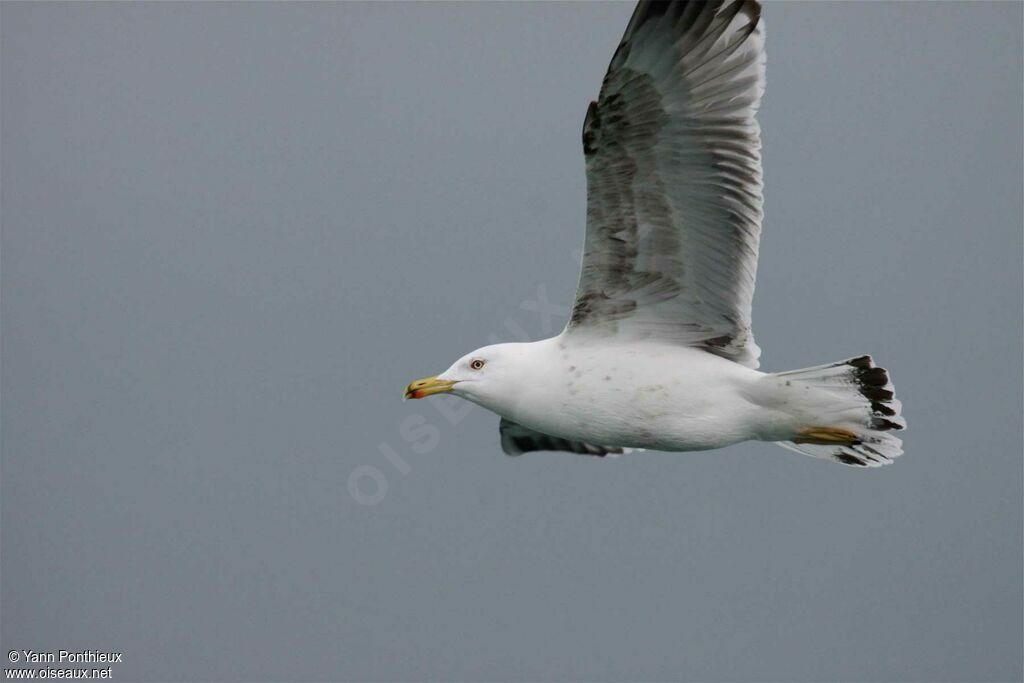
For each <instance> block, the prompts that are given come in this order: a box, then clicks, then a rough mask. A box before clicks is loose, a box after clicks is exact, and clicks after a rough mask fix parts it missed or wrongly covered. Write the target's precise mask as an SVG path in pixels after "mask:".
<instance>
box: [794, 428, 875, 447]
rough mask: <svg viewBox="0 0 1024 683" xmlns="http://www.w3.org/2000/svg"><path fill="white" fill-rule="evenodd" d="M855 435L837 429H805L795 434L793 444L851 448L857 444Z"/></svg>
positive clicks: (857, 439)
mask: <svg viewBox="0 0 1024 683" xmlns="http://www.w3.org/2000/svg"><path fill="white" fill-rule="evenodd" d="M859 442H860V439H859V438H858V437H857V435H856V434H854V433H853V432H851V431H849V430H847V429H840V428H839V427H807V428H805V429H801V430H800V431H799V432H797V435H796V438H794V439H793V443H810V444H816V445H819V446H852V445H854V444H856V443H859Z"/></svg>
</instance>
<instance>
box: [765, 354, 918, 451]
mask: <svg viewBox="0 0 1024 683" xmlns="http://www.w3.org/2000/svg"><path fill="white" fill-rule="evenodd" d="M775 377H777V378H779V379H782V380H784V381H785V382H787V384H796V385H799V386H807V387H811V388H813V389H816V390H817V391H815V392H814V394H815V398H816V401H815V409H814V420H815V421H816V422H818V423H819V424H808V425H806V426H805V428H804V429H802V430H800V431H799V432H798V433H797V434H796V435H794V438H793V440H792V441H780V442H778V443H779V445H780V446H782V447H783V448H787V449H789V450H792V451H796V452H798V453H803V454H804V455H809V456H811V457H813V458H820V459H823V460H832V461H835V462H839V463H842V464H844V465H849V466H851V467H880V466H882V465H888V464H890V463H892V461H893V459H894V458H897V457H899V456H900V455H902V454H903V441H902V440H901V439H900V438H899V437H897V436H896V435H895V434H893V432H896V431H899V430H902V429H904V428H906V426H907V422H906V420H904V419H903V416H902V415H901V412H902V409H903V406H902V404H901V403H900V402H899V400H897V399H896V395H895V390H894V388H893V385H892V381H891V380H890V379H889V373H888V372H887V371H886V370H885V369H884V368H880V367H877V366H876V365H875V363H874V361H873V360H872V359H871V356H858V357H856V358H850V359H848V360H844V361H840V362H838V363H831V364H828V365H818V366H816V367H813V368H804V369H802V370H791V371H789V372H780V373H777V374H775Z"/></svg>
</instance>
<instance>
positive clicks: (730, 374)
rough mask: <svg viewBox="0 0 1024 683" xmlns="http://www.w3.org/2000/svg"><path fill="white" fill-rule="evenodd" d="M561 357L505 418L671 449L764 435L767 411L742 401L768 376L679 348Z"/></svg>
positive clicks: (613, 442)
mask: <svg viewBox="0 0 1024 683" xmlns="http://www.w3.org/2000/svg"><path fill="white" fill-rule="evenodd" d="M552 341H554V340H552ZM555 353H557V354H558V356H557V358H552V362H550V363H548V364H546V365H547V367H546V368H545V371H544V375H543V377H537V378H534V379H535V380H536V381H533V382H527V383H525V388H524V390H523V392H522V396H521V397H520V400H517V401H515V402H514V404H512V405H511V406H509V407H508V409H507V412H508V413H509V414H507V415H506V417H508V418H509V419H512V420H515V421H516V422H519V423H520V424H522V425H524V426H527V427H530V428H531V429H536V430H538V431H541V432H545V433H547V434H552V435H554V436H560V437H562V438H566V439H573V440H578V441H586V442H588V443H593V444H600V445H605V446H625V447H634V448H650V449H657V450H667V451H688V450H705V449H710V448H720V447H722V446H727V445H729V444H733V443H737V442H739V441H745V440H747V439H752V438H758V437H759V429H760V422H761V421H762V419H761V418H762V416H763V412H764V411H763V409H762V408H760V407H758V406H756V405H754V404H752V403H751V402H750V401H748V400H747V399H746V398H744V395H745V393H746V392H745V390H746V389H747V388H748V387H749V386H751V384H752V383H754V382H756V381H758V380H759V379H760V378H761V377H763V376H764V375H763V373H760V372H757V371H756V370H751V369H749V368H746V367H743V366H741V365H738V364H736V363H733V362H731V361H728V360H725V359H723V358H719V357H717V356H714V355H712V354H709V353H707V352H705V351H701V350H697V349H691V348H687V347H680V346H662V345H654V344H650V345H614V346H598V345H593V346H586V347H571V348H568V349H567V348H564V347H562V346H559V347H557V351H555ZM531 387H533V388H531ZM503 412H505V411H503Z"/></svg>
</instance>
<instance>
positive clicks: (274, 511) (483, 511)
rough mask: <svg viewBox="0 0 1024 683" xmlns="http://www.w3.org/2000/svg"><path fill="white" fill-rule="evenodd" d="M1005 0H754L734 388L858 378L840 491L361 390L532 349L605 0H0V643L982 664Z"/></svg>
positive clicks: (1004, 574)
mask: <svg viewBox="0 0 1024 683" xmlns="http://www.w3.org/2000/svg"><path fill="white" fill-rule="evenodd" d="M1022 8H1024V6H1022V4H1021V3H1019V2H1005V3H998V4H996V3H981V2H979V3H970V4H961V3H942V4H939V3H921V2H915V3H910V2H907V3H899V4H896V3H847V4H832V3H819V4H812V3H771V4H769V6H768V7H767V9H766V11H765V17H766V21H767V29H768V92H767V96H766V98H765V101H764V106H763V108H762V112H761V116H760V121H761V124H762V126H763V129H764V159H765V173H766V176H765V178H766V198H767V203H766V214H767V218H766V220H765V225H764V233H763V240H762V252H761V261H760V272H759V277H758V286H757V294H756V296H755V302H754V304H755V306H754V323H755V331H756V334H757V340H758V342H759V344H760V345H761V347H762V348H763V349H764V354H763V356H762V362H763V366H762V368H763V369H766V370H769V371H775V370H787V369H792V368H797V367H803V366H808V365H813V364H818V363H823V362H827V361H832V360H838V359H842V358H846V357H849V356H853V355H858V354H861V353H871V354H874V356H875V357H876V359H877V360H878V361H879V362H880V363H881V364H883V365H884V366H885V367H888V368H889V369H890V370H891V371H892V376H893V378H894V381H895V383H896V387H897V392H898V396H899V397H900V398H901V399H902V400H903V402H904V404H905V415H906V417H907V418H908V421H909V423H910V428H909V430H908V431H907V432H906V455H905V456H904V457H903V458H902V459H901V460H899V461H898V462H897V463H896V464H895V465H894V466H892V467H889V468H885V469H882V470H874V471H868V472H863V471H856V470H853V469H849V468H845V467H840V466H836V465H832V464H829V463H822V462H816V461H814V460H811V459H809V458H806V457H802V456H800V455H797V454H795V453H790V452H787V451H784V450H782V449H780V448H777V447H775V446H772V445H769V444H761V443H752V444H744V445H740V446H736V447H732V448H729V449H726V450H723V451H717V452H710V453H696V454H686V455H681V454H680V455H663V454H645V455H639V456H635V457H628V458H621V459H619V460H615V461H602V460H600V459H596V458H582V457H573V456H570V455H539V456H531V457H522V458H518V459H513V458H507V457H505V456H504V455H502V453H501V451H500V449H499V445H498V434H497V423H498V418H497V417H495V416H494V415H491V414H489V413H486V412H485V411H483V410H481V409H479V408H474V409H472V410H470V411H469V412H468V413H465V412H459V409H460V404H458V403H451V402H449V403H442V402H430V401H421V402H406V403H402V402H401V400H400V396H401V390H402V387H403V386H404V385H405V384H406V383H407V382H408V381H409V380H411V379H414V378H417V377H421V376H423V375H427V374H432V373H434V372H437V371H440V370H442V369H444V368H445V367H447V366H448V364H449V363H450V362H451V361H453V360H454V359H455V358H457V357H459V356H460V355H462V354H463V353H465V352H467V351H469V350H471V349H473V348H475V347H477V346H481V345H483V344H486V343H488V341H489V340H490V338H491V337H492V336H494V335H496V336H497V337H500V338H502V339H506V340H512V339H515V338H516V336H517V335H519V334H521V333H525V334H528V335H529V336H530V337H532V338H540V337H543V336H547V335H548V334H550V333H553V332H556V331H557V330H558V329H560V328H561V325H562V322H563V319H562V318H557V319H555V320H551V319H550V318H545V317H544V316H541V315H539V314H538V313H537V312H536V310H535V309H537V308H538V307H539V303H538V302H540V301H541V300H542V299H543V297H545V296H546V297H547V298H549V299H550V301H551V302H553V303H554V304H558V305H562V306H564V305H566V304H567V303H568V301H569V300H570V297H571V295H572V292H573V291H574V288H575V282H576V277H577V272H576V267H577V263H576V259H577V257H576V256H575V255H574V252H576V251H577V250H578V249H579V248H580V245H581V241H582V237H583V219H584V178H583V158H582V153H581V149H580V129H581V126H582V122H583V115H584V112H585V109H586V106H587V103H588V101H589V100H590V99H592V98H593V97H594V96H595V95H596V93H597V90H598V87H599V84H600V81H601V77H602V76H603V73H604V69H605V66H606V65H607V62H608V60H609V58H610V57H611V54H612V52H613V50H614V48H615V45H616V43H617V41H618V39H619V37H620V35H621V32H622V30H623V28H624V27H625V24H626V21H627V19H628V17H629V14H630V12H631V5H630V4H601V5H597V4H582V3H581V4H545V5H541V4H515V5H513V4H487V5H484V4H428V3H422V4H415V5H413V4H378V5H365V4H323V3H321V4H267V3H260V4H243V3H222V4H207V3H191V4H186V3H145V4H142V3H139V4H128V3H103V4H100V3H77V4H63V3H32V4H28V3H24V4H22V3H14V2H5V3H3V4H2V6H0V22H2V29H0V43H2V54H0V56H2V66H0V69H2V71H0V77H2V81H0V82H2V89H0V96H2V97H0V102H2V104H0V107H2V111H0V113H2V139H0V142H2V168H0V171H2V197H0V198H2V229H3V232H2V263H0V273H2V287H3V296H2V335H3V336H2V396H0V399H2V404H0V410H2V437H0V438H2V444H0V445H2V469H0V483H2V501H0V512H2V537H0V543H2V559H0V571H2V595H0V598H2V603H0V608H2V622H0V627H2V632H0V641H2V642H0V645H2V650H3V652H4V653H6V652H7V651H8V650H10V649H19V650H20V649H33V650H37V651H56V650H58V649H66V650H75V649H86V648H91V649H98V650H113V651H119V652H123V653H124V663H123V664H120V665H114V671H113V674H114V678H115V680H123V681H126V680H133V681H176V680H189V681H199V680H237V681H281V680H292V679H294V680H320V681H324V680H351V681H355V680H367V681H395V680H460V681H480V680H512V679H532V680H538V681H545V680H567V679H575V680H609V681H612V680H627V679H628V680H636V679H643V680H688V681H698V680H700V681H768V680H787V681H820V680H857V681H897V680H899V681H939V680H950V681H953V680H955V681H982V680H985V681H995V680H999V681H1009V680H1020V679H1021V676H1022V671H1021V657H1022V645H1021V643H1022V639H1024V638H1022V625H1021V603H1022V587H1021V582H1022V578H1021V577H1022V540H1021V499H1022V443H1021V427H1022V425H1021V415H1022V403H1021V376H1022V367H1021V329H1022V318H1021V316H1022V313H1021V311H1022V301H1021V291H1022V280H1021V253H1022V225H1021V220H1022V199H1021V184H1022V179H1024V177H1022V176H1024V174H1022V164H1021V150H1022V136H1021V129H1022V111H1021V106H1022V104H1021V103H1022V89H1021V83H1022V67H1021V54H1022V38H1021V24H1022V18H1024V17H1022V13H1024V10H1022ZM352 490H354V491H355V494H356V495H353V493H352Z"/></svg>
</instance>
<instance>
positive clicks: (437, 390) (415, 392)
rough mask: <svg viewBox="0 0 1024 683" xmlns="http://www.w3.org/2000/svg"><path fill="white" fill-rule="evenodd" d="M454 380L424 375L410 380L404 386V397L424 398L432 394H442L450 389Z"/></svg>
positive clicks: (453, 384)
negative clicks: (421, 377)
mask: <svg viewBox="0 0 1024 683" xmlns="http://www.w3.org/2000/svg"><path fill="white" fill-rule="evenodd" d="M453 386H455V382H453V381H451V380H447V379H438V378H437V377H424V378H423V379H418V380H416V381H415V382H412V383H411V384H409V386H407V387H406V388H405V397H406V398H425V397H427V396H432V395H434V394H443V393H445V392H448V391H451V390H452V387H453Z"/></svg>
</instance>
